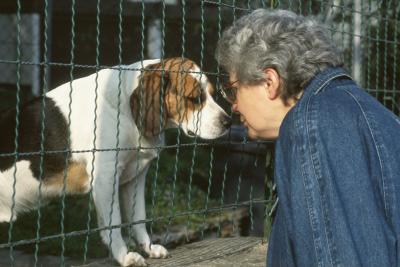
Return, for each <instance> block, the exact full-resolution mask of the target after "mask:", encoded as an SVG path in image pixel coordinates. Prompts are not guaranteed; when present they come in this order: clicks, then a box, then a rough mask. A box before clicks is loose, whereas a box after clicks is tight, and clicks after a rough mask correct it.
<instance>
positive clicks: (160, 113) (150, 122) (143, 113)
mask: <svg viewBox="0 0 400 267" xmlns="http://www.w3.org/2000/svg"><path fill="white" fill-rule="evenodd" d="M161 67H162V66H161V63H159V64H152V65H149V66H147V67H146V70H144V71H143V73H142V74H141V75H140V76H139V81H138V87H137V88H135V89H134V91H133V93H132V95H131V98H130V106H131V111H132V116H133V118H134V120H135V122H136V125H137V127H138V129H139V131H140V132H141V134H142V135H143V136H145V137H153V136H156V135H158V134H159V133H160V132H161V131H162V130H163V129H164V127H165V125H166V121H167V117H168V116H167V115H168V110H167V109H166V104H165V101H164V99H165V98H164V96H165V94H166V89H167V88H168V83H169V79H168V75H167V73H165V72H162V71H161ZM162 77H163V78H162Z"/></svg>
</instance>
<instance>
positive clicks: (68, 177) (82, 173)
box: [44, 162, 89, 194]
mask: <svg viewBox="0 0 400 267" xmlns="http://www.w3.org/2000/svg"><path fill="white" fill-rule="evenodd" d="M64 182H65V192H66V193H68V194H84V193H87V192H88V190H89V175H88V174H87V172H86V165H85V164H83V163H78V162H71V163H70V164H69V165H68V169H67V172H66V173H65V171H62V172H60V173H57V174H56V175H54V176H52V177H50V178H48V179H46V180H45V182H44V183H45V185H46V186H49V187H56V188H57V189H60V190H62V189H63V188H64Z"/></svg>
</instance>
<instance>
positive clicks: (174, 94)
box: [130, 58, 205, 137]
mask: <svg viewBox="0 0 400 267" xmlns="http://www.w3.org/2000/svg"><path fill="white" fill-rule="evenodd" d="M195 67H196V65H195V63H194V62H193V61H191V60H189V59H182V58H170V59H166V60H164V62H163V63H161V62H160V63H156V64H152V65H148V66H147V67H146V71H145V72H143V73H142V74H141V76H140V79H139V84H138V88H136V89H135V90H134V92H133V93H132V95H131V99H130V105H131V109H132V115H133V117H134V119H135V122H136V125H137V126H138V128H139V129H140V131H141V132H142V134H143V135H144V136H146V137H150V136H155V135H157V134H159V133H160V131H161V130H162V129H163V128H164V127H165V123H166V121H167V119H168V118H172V119H173V120H174V121H175V122H177V123H182V122H187V121H188V120H189V118H190V117H191V115H192V113H193V111H194V110H200V109H201V108H202V107H203V104H204V101H205V94H204V93H205V92H203V91H204V90H203V89H205V88H201V84H200V83H199V81H198V80H197V79H196V78H195V77H193V76H192V75H191V74H190V72H191V71H193V70H194V69H195ZM162 69H163V70H164V72H161V70H162ZM161 85H162V86H161ZM161 91H162V93H161ZM161 99H162V102H161ZM161 103H162V104H161ZM161 111H162V113H161ZM161 114H162V116H161Z"/></svg>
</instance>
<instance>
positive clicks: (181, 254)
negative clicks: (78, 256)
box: [76, 237, 266, 267]
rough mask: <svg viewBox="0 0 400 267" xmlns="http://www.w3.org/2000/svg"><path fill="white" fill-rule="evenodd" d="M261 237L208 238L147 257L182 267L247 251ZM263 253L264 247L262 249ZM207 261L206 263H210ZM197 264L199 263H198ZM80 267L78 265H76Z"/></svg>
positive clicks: (155, 266) (154, 264)
mask: <svg viewBox="0 0 400 267" xmlns="http://www.w3.org/2000/svg"><path fill="white" fill-rule="evenodd" d="M261 242H262V241H261V238H259V237H231V238H215V239H207V240H203V241H199V242H194V243H190V244H187V245H184V246H180V247H178V248H176V249H174V250H171V251H170V255H171V256H170V257H169V258H167V259H146V261H147V263H148V264H149V265H150V266H151V267H161V266H162V267H180V266H182V267H183V266H185V267H187V266H192V265H195V264H201V263H203V262H210V261H212V260H216V259H222V258H225V257H228V256H230V255H237V254H240V253H246V252H247V251H248V250H250V249H252V248H254V247H256V246H258V245H260V244H261ZM262 253H263V254H265V253H266V252H264V249H263V251H262ZM263 261H264V260H263ZM208 264H209V263H207V264H206V265H208ZM263 264H264V262H263ZM105 266H118V265H117V264H116V263H115V262H114V261H112V260H109V259H107V260H101V261H96V262H92V263H89V264H86V265H81V266H79V267H105ZM196 266H197V265H196ZM76 267H78V266H76Z"/></svg>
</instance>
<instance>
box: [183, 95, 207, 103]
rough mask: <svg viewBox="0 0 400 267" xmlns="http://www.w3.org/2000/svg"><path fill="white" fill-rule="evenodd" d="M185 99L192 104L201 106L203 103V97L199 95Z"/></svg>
mask: <svg viewBox="0 0 400 267" xmlns="http://www.w3.org/2000/svg"><path fill="white" fill-rule="evenodd" d="M186 99H187V101H190V102H192V103H193V104H201V103H203V102H204V101H205V95H203V94H201V95H199V96H187V97H186Z"/></svg>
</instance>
